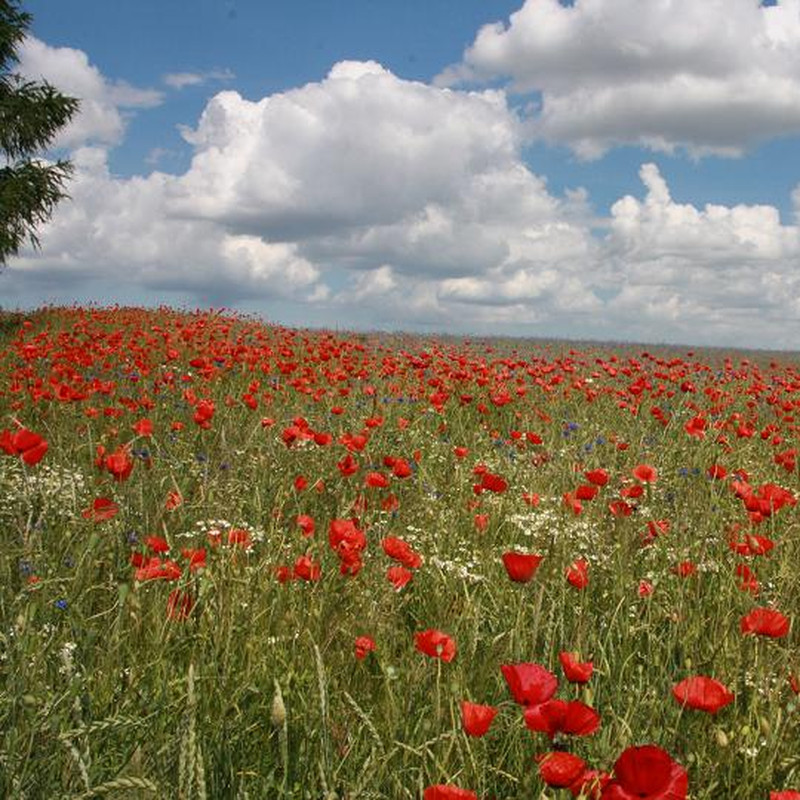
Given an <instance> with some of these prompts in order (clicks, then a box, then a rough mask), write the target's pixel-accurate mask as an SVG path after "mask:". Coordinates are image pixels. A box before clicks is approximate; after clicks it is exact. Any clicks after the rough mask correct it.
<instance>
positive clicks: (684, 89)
mask: <svg viewBox="0 0 800 800" xmlns="http://www.w3.org/2000/svg"><path fill="white" fill-rule="evenodd" d="M496 79H502V80H507V81H509V83H510V88H511V90H512V91H514V92H518V93H530V92H535V93H537V95H538V97H539V98H540V99H539V108H538V110H537V112H536V114H535V115H534V117H533V119H532V121H531V127H530V134H531V135H532V136H534V137H538V138H541V139H543V140H545V141H547V142H550V143H557V144H567V145H569V146H570V147H571V148H572V149H573V150H574V151H575V152H576V153H577V154H578V155H579V156H581V157H583V158H587V159H592V158H598V157H600V156H602V155H603V154H604V153H605V152H606V151H607V150H608V149H609V148H611V147H614V146H616V145H621V144H629V145H638V146H642V147H646V148H649V149H651V150H654V151H659V152H667V153H672V152H674V151H675V150H676V149H677V148H684V149H686V150H687V151H688V152H689V153H690V154H691V155H693V156H705V155H709V154H716V155H722V156H739V155H742V154H743V153H744V151H745V150H746V149H747V148H750V147H752V146H753V145H755V144H757V143H759V142H763V141H766V140H767V139H771V138H774V137H779V136H787V135H796V134H798V133H800V1H799V0H779V1H778V3H777V5H773V6H762V5H760V4H759V2H758V0H704V2H702V3H698V2H696V0H664V1H663V2H641V0H578V2H575V3H574V4H573V5H562V4H561V3H559V2H558V0H526V2H525V4H524V5H523V6H522V8H521V9H520V10H519V11H517V12H516V13H514V14H512V15H511V17H510V20H509V22H508V24H504V23H502V22H496V23H494V24H491V25H485V26H484V27H482V28H481V29H480V31H479V32H478V34H477V36H476V38H475V41H474V42H473V43H472V45H471V46H470V47H469V48H468V49H467V50H466V51H465V53H464V57H463V59H462V61H461V62H460V63H459V64H456V65H453V66H452V67H449V68H448V69H447V70H445V71H444V72H443V73H442V74H441V75H440V76H439V77H438V79H437V82H438V84H439V85H448V86H454V85H461V84H464V83H466V82H472V81H478V82H483V81H489V80H496Z"/></svg>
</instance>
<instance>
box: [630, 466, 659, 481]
mask: <svg viewBox="0 0 800 800" xmlns="http://www.w3.org/2000/svg"><path fill="white" fill-rule="evenodd" d="M633 477H634V478H636V480H637V481H641V482H642V483H655V482H656V481H657V480H658V472H657V471H656V468H655V467H651V466H650V465H649V464H639V465H638V466H636V467H634V468H633Z"/></svg>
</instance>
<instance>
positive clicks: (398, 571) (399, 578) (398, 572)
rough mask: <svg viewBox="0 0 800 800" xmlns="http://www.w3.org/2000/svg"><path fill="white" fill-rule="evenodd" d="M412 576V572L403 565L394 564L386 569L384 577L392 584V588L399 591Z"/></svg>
mask: <svg viewBox="0 0 800 800" xmlns="http://www.w3.org/2000/svg"><path fill="white" fill-rule="evenodd" d="M413 577H414V573H413V572H411V570H409V569H406V568H405V567H400V566H394V567H389V568H388V569H387V570H386V579H387V580H388V581H389V582H390V583H391V584H392V586H394V590H395V591H396V592H399V591H400V590H401V589H402V588H403V587H404V586H406V585H407V584H408V583H409V581H410V580H411V579H412V578H413Z"/></svg>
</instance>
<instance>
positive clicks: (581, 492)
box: [575, 483, 599, 502]
mask: <svg viewBox="0 0 800 800" xmlns="http://www.w3.org/2000/svg"><path fill="white" fill-rule="evenodd" d="M598 491H599V489H598V488H597V487H596V486H592V485H591V484H588V483H582V484H581V485H580V486H579V487H578V488H577V489H576V490H575V497H576V498H577V499H578V500H585V501H586V502H589V501H590V500H594V498H595V497H597V492H598Z"/></svg>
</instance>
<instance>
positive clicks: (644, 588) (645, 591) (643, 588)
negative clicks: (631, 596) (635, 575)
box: [638, 580, 653, 597]
mask: <svg viewBox="0 0 800 800" xmlns="http://www.w3.org/2000/svg"><path fill="white" fill-rule="evenodd" d="M638 592H639V597H650V595H651V594H653V584H652V583H650V581H645V580H641V581H639V589H638Z"/></svg>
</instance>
